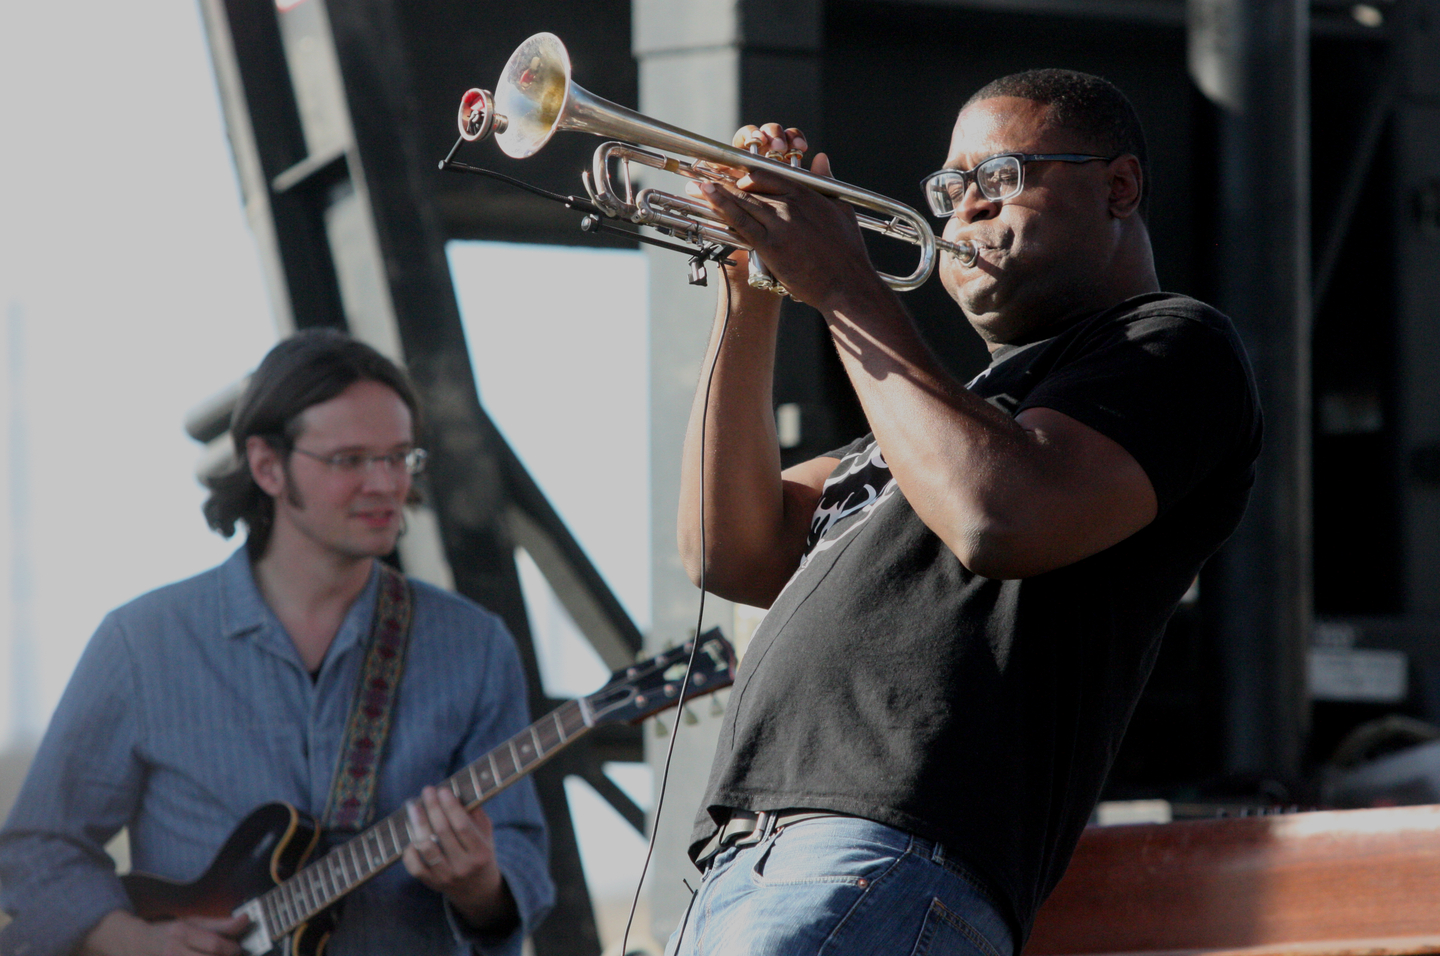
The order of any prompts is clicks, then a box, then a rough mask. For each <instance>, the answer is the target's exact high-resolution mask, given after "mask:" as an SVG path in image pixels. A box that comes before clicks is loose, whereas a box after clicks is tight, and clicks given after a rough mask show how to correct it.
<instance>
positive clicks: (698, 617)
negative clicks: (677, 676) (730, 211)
mask: <svg viewBox="0 0 1440 956" xmlns="http://www.w3.org/2000/svg"><path fill="white" fill-rule="evenodd" d="M728 254H729V253H726V255H728ZM725 261H726V260H725V258H724V257H722V258H720V259H719V260H718V264H719V266H720V273H721V277H722V278H723V279H724V280H725V281H724V282H723V283H721V285H722V286H723V288H724V290H725V293H724V294H725V315H724V317H723V318H722V319H721V321H720V334H719V335H718V336H717V337H716V339H715V357H714V358H713V359H712V360H711V361H710V369H709V371H707V372H706V374H705V400H704V402H703V403H702V404H701V407H700V607H699V609H698V610H697V611H696V614H695V639H694V640H693V641H692V642H691V646H690V659H689V661H687V662H686V664H685V677H684V679H683V680H682V681H681V683H680V703H679V707H678V708H677V709H676V711H675V722H674V724H673V726H672V729H671V731H670V746H669V747H667V748H666V750H665V766H664V769H663V770H662V771H661V773H660V787H659V789H658V790H657V791H656V794H655V812H654V813H653V814H652V815H651V818H650V840H649V842H648V843H647V844H646V846H645V862H644V863H643V864H642V865H641V867H640V879H639V880H638V881H636V884H635V897H634V899H632V900H631V901H630V915H629V916H628V917H627V918H626V920H625V933H624V934H623V935H622V936H621V937H620V954H621V956H625V954H626V953H628V952H629V950H630V929H631V927H632V926H633V925H634V923H635V911H636V909H638V908H639V906H640V891H641V889H643V888H644V886H645V877H646V876H648V875H649V873H650V858H651V857H652V856H654V854H655V838H656V837H657V836H658V835H659V833H660V812H661V809H662V808H663V807H664V806H665V791H666V786H667V784H668V783H669V782H670V761H671V759H672V758H673V757H674V756H675V741H677V740H679V739H680V725H681V724H682V723H683V721H682V720H681V719H680V718H681V716H682V715H683V713H684V711H685V692H686V691H687V690H689V688H690V672H691V671H692V670H693V669H694V667H695V654H696V652H697V651H699V650H700V632H701V628H702V627H703V626H704V621H705V563H706V561H705V558H706V555H705V432H706V428H707V426H708V424H709V421H710V388H711V386H712V385H713V384H714V383H715V367H716V366H717V365H719V364H720V353H721V350H722V349H723V348H724V347H725V333H726V332H727V331H728V330H729V328H730V275H729V271H728V270H727V269H726V266H725ZM689 916H690V908H689V907H688V906H687V907H686V908H685V917H686V919H689ZM684 931H685V924H684V922H682V923H681V924H680V932H681V933H682V934H683V933H684Z"/></svg>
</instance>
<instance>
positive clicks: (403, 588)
mask: <svg viewBox="0 0 1440 956" xmlns="http://www.w3.org/2000/svg"><path fill="white" fill-rule="evenodd" d="M379 592H380V593H379V595H378V596H377V597H376V599H375V621H374V624H373V625H372V626H371V629H370V644H369V647H368V648H367V649H366V651H365V662H364V664H362V665H361V668H360V681H359V683H358V684H357V685H356V687H355V700H354V702H353V703H352V704H351V706H350V721H349V723H348V724H347V725H346V727H345V740H344V743H343V744H342V745H341V747H340V759H339V762H338V763H337V765H336V767H335V776H334V779H333V780H332V782H331V784H330V801H329V804H328V806H327V807H326V808H325V819H324V826H325V828H326V829H327V830H332V831H335V830H349V831H354V830H359V829H360V828H361V827H363V826H365V825H366V824H367V823H369V822H370V817H371V816H372V815H373V814H374V812H375V781H376V778H377V776H378V775H379V770H380V758H381V756H383V755H384V753H385V738H386V737H388V736H389V735H390V721H391V717H392V715H393V714H394V712H395V697H396V694H397V692H398V691H399V689H400V675H401V674H403V673H404V671H405V648H406V646H407V645H408V643H409V639H410V619H411V616H412V611H413V607H412V605H413V603H414V600H413V599H414V595H413V593H412V590H411V587H410V582H409V581H407V580H405V575H403V574H401V573H400V572H399V571H396V570H395V569H394V568H392V567H390V565H388V564H385V563H384V562H380V588H379Z"/></svg>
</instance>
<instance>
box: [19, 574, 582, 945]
mask: <svg viewBox="0 0 1440 956" xmlns="http://www.w3.org/2000/svg"><path fill="white" fill-rule="evenodd" d="M378 580H379V569H378V568H376V569H375V570H374V571H372V573H371V576H370V582H369V584H367V586H366V588H365V590H364V591H363V592H362V593H361V595H360V596H359V598H357V599H356V601H355V604H354V605H353V606H352V607H351V608H350V611H349V613H348V614H347V615H346V617H345V621H344V623H343V624H342V625H341V628H340V631H339V633H338V634H337V635H336V637H335V640H334V642H333V643H332V644H331V646H330V649H329V652H328V653H327V654H326V657H325V660H324V662H323V664H322V665H321V668H320V672H319V674H318V676H317V677H316V678H314V679H312V678H311V676H310V674H309V673H307V672H306V669H305V667H304V665H303V664H302V663H301V660H300V656H299V654H298V652H297V651H296V649H295V646H294V644H293V643H292V642H291V640H290V637H289V635H287V634H286V632H285V630H284V628H283V627H282V626H281V624H280V622H279V620H278V619H277V618H276V617H275V615H274V613H273V612H272V611H271V610H270V609H269V607H267V606H266V604H265V602H264V601H263V600H262V599H261V596H260V593H259V591H258V590H257V589H256V586H255V582H254V579H253V577H252V576H251V570H250V562H249V560H248V558H247V556H246V554H245V551H244V549H243V548H242V549H240V550H239V551H237V552H236V553H235V554H234V555H233V556H232V557H231V558H230V559H229V560H228V561H226V562H225V563H224V564H222V565H220V566H219V567H218V568H214V569H212V570H210V571H207V572H205V573H204V574H201V575H198V576H196V577H194V578H190V579H189V580H186V581H181V582H179V583H178V584H173V585H170V586H168V587H164V588H161V589H159V590H157V591H153V592H151V593H149V594H147V595H144V596H143V597H140V598H138V599H136V600H135V601H132V602H131V603H129V604H127V605H125V606H124V607H121V608H119V609H118V610H116V611H114V612H112V613H111V614H110V615H108V616H107V617H106V618H105V620H104V622H103V623H102V624H101V625H100V629H99V630H98V631H97V632H96V633H95V636H94V637H93V638H91V640H90V643H89V645H88V646H87V647H86V649H85V653H84V654H83V655H82V657H81V660H80V663H79V665H78V666H77V667H76V669H75V673H74V674H73V675H72V676H71V678H70V683H69V685H68V687H67V688H66V690H65V694H64V696H63V697H62V698H61V701H60V705H59V707H58V708H57V709H56V711H55V715H54V717H53V719H52V720H51V723H50V727H49V730H48V731H47V732H46V735H45V738H44V740H43V741H42V743H41V745H40V750H39V752H38V754H37V755H36V758H35V762H34V764H33V765H32V767H31V769H30V773H29V775H28V776H27V778H26V780H25V784H24V787H23V788H22V789H21V792H20V796H19V798H18V800H17V802H16V804H15V807H14V809H13V811H12V812H11V814H10V818H9V820H8V821H7V822H6V824H5V827H4V829H3V831H0V905H3V906H4V908H5V909H6V910H7V911H9V912H10V913H11V914H12V915H13V917H14V921H13V922H12V923H11V924H10V925H9V926H8V927H6V928H5V930H4V931H3V933H0V952H4V953H7V954H8V953H12V952H13V953H16V954H25V956H43V954H50V953H54V954H60V953H64V952H67V951H68V950H69V949H70V948H71V947H73V946H74V945H75V944H76V943H77V942H78V941H79V940H80V939H81V938H82V937H83V936H84V935H85V934H86V933H88V932H89V931H90V929H92V928H93V927H94V925H95V924H96V922H98V921H99V920H100V918H101V917H102V916H104V915H105V914H106V913H108V912H110V911H111V910H113V909H116V908H122V907H127V906H128V904H127V901H126V898H125V895H124V892H123V890H122V889H121V886H120V883H119V881H118V879H117V878H116V876H115V875H114V872H113V867H112V866H111V863H110V860H109V858H108V857H107V856H106V855H105V853H104V850H103V845H104V843H105V842H106V841H107V840H109V839H110V837H111V836H113V835H114V834H115V833H116V832H117V831H118V830H119V829H120V828H121V827H129V838H130V853H131V861H132V866H133V869H134V870H136V871H141V872H146V873H151V874H154V875H157V876H162V877H166V878H168V879H172V880H177V881H180V882H187V883H188V882H190V881H192V880H194V879H195V878H197V877H198V876H199V875H200V874H201V873H203V872H204V870H205V869H206V868H207V867H208V866H209V864H210V862H211V860H212V859H213V857H214V855H215V853H216V851H217V850H219V848H220V846H221V844H222V843H223V842H224V841H225V838H226V837H227V836H228V835H229V833H230V831H231V830H232V829H233V828H234V827H235V825H236V824H237V823H239V822H240V820H241V819H242V818H244V816H245V815H246V814H248V813H249V812H250V811H251V810H253V809H254V808H255V807H256V806H258V805H260V804H263V803H269V802H272V801H277V800H282V801H285V802H287V803H290V804H293V805H294V806H296V807H298V808H299V809H300V810H302V811H304V812H306V813H308V814H310V815H312V816H315V817H319V816H321V815H322V814H323V813H324V810H325V806H326V802H327V799H328V797H329V794H330V784H331V778H332V776H333V774H334V772H335V768H336V763H337V759H338V755H339V750H340V746H341V741H342V739H343V736H344V730H345V723H346V720H347V718H348V716H349V712H350V706H351V701H352V699H353V696H354V692H355V685H356V682H357V680H358V677H359V673H360V666H361V663H362V660H363V657H364V649H365V643H366V641H367V640H368V638H369V635H370V627H371V619H372V617H373V616H374V610H375V597H376V589H377V587H378V583H377V582H378ZM414 591H415V606H414V618H413V624H412V627H411V633H410V643H409V651H408V653H407V659H406V664H405V673H404V677H403V678H402V680H401V683H400V689H399V692H398V695H397V698H396V703H395V710H394V717H393V720H392V726H391V730H390V739H389V742H388V744H387V746H386V752H385V757H384V760H383V763H382V765H381V768H380V773H379V779H378V781H377V786H376V795H375V815H374V819H377V820H378V819H380V818H382V817H383V816H385V815H387V814H389V813H391V812H392V811H394V810H396V809H398V808H399V807H400V806H401V805H402V804H403V803H404V801H405V800H406V799H408V798H410V797H413V796H416V795H417V794H418V793H419V791H420V790H421V788H423V787H424V786H426V785H427V784H437V783H439V782H441V781H442V780H444V779H445V778H447V777H449V776H450V775H451V774H454V773H456V772H458V771H459V770H460V769H461V768H462V767H464V766H465V765H466V764H469V763H471V762H473V761H475V760H477V759H479V758H480V757H481V756H483V755H484V754H485V753H486V752H487V751H489V750H490V749H491V748H493V747H494V746H496V745H497V744H499V743H500V742H502V741H504V740H506V739H507V738H509V737H510V736H512V735H513V734H515V733H517V732H519V731H520V730H521V729H523V728H524V727H525V726H526V724H527V723H528V722H529V716H528V714H527V710H526V703H525V682H524V677H523V674H522V671H521V669H520V664H519V659H518V657H517V655H516V652H515V646H514V642H513V641H512V639H511V637H510V635H509V633H508V632H507V631H506V629H505V626H504V624H503V623H502V622H501V621H500V619H499V618H498V617H496V616H495V615H494V614H491V613H490V612H488V611H486V610H484V609H483V608H480V607H479V606H477V605H475V604H473V603H471V602H470V601H467V600H465V599H464V598H461V597H458V596H456V595H454V594H450V593H448V592H445V591H442V590H439V589H436V588H433V587H430V586H428V585H426V584H423V583H420V582H415V588H414ZM485 810H486V812H487V813H488V814H489V815H490V818H491V820H492V821H493V822H494V824H495V852H496V855H497V857H498V859H499V862H500V867H501V870H502V871H503V872H504V874H505V879H506V881H507V883H508V884H509V887H510V890H511V892H512V893H513V894H514V896H515V901H516V903H517V904H518V906H519V909H520V914H521V919H522V922H523V926H522V927H521V930H520V931H519V932H517V933H515V934H513V935H512V936H511V937H510V938H509V939H506V940H504V941H497V942H496V943H495V944H494V945H485V944H484V943H486V942H489V941H480V940H477V939H473V938H467V937H466V936H465V935H464V933H463V932H462V931H461V926H460V924H459V923H457V922H456V920H455V918H454V916H453V914H451V913H450V912H449V908H448V906H446V905H445V904H444V902H443V899H442V897H441V896H440V895H439V894H437V893H434V892H433V891H431V890H429V889H427V888H426V887H425V886H423V885H422V884H421V883H420V882H419V881H417V880H415V879H414V878H412V877H411V876H410V875H409V874H408V873H407V872H405V869H404V867H403V866H402V865H400V864H398V863H397V864H396V865H394V866H391V867H390V868H388V869H387V870H385V871H384V872H383V873H381V874H380V875H378V876H377V877H375V878H374V879H372V880H370V881H369V882H368V883H365V884H363V885H362V886H361V887H359V888H358V889H357V890H355V891H354V892H353V893H352V894H351V895H350V896H349V897H348V898H347V900H346V902H345V908H344V911H343V915H342V917H341V920H340V924H339V926H338V927H337V929H336V931H335V935H334V936H333V937H331V940H330V944H329V947H328V948H327V950H326V952H327V954H329V956H352V954H369V953H374V954H394V953H406V954H417V956H418V954H427V953H435V954H439V953H459V952H470V951H477V952H483V953H487V954H488V953H496V954H499V953H505V954H518V953H519V951H520V944H521V937H522V936H523V935H524V934H526V933H528V932H530V931H531V930H532V929H533V928H534V926H535V924H536V923H537V922H538V921H539V920H540V919H541V918H543V916H544V914H545V913H546V912H547V911H548V909H549V908H550V905H551V903H552V901H553V899H554V887H553V886H552V884H551V882H550V877H549V872H548V866H547V859H546V844H545V830H544V822H543V817H542V815H541V811H540V806H539V803H538V801H537V799H536V796H535V789H534V786H533V784H532V782H531V781H530V780H529V779H528V778H527V779H524V780H522V781H520V782H519V783H517V784H516V785H514V786H511V787H510V788H509V789H507V790H505V791H503V792H501V793H500V794H498V795H497V796H496V797H494V798H493V799H492V800H490V801H489V802H488V803H486V805H485Z"/></svg>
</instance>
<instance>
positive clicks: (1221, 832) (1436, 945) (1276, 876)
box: [1025, 806, 1440, 956]
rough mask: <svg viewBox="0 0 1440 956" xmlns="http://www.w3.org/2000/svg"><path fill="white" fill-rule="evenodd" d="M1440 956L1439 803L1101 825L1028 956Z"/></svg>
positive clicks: (1083, 843)
mask: <svg viewBox="0 0 1440 956" xmlns="http://www.w3.org/2000/svg"><path fill="white" fill-rule="evenodd" d="M1213 951H1225V952H1227V953H1228V952H1231V951H1241V953H1237V954H1236V956H1241V954H1242V953H1243V956H1288V954H1295V956H1326V954H1334V956H1342V954H1344V956H1350V954H1354V956H1365V954H1373V956H1389V954H1397V953H1432V952H1440V806H1425V807H1398V808H1387V809H1381V810H1337V811H1320V812H1313V813H1295V814H1287V815H1281V816H1268V817H1245V818H1239V819H1223V820H1203V821H1187V822H1180V823H1164V824H1141V825H1136V826H1117V827H1092V828H1091V829H1089V830H1087V831H1086V832H1085V835H1084V837H1082V838H1081V840H1080V845H1079V847H1078V848H1077V850H1076V852H1075V857H1074V859H1073V860H1072V861H1071V863H1070V869H1069V870H1068V871H1067V872H1066V874H1065V878H1064V879H1063V880H1061V881H1060V885H1059V886H1058V887H1056V889H1055V893H1054V894H1053V895H1052V896H1051V897H1050V899H1049V900H1048V901H1047V902H1046V904H1045V905H1044V907H1042V908H1041V910H1040V914H1039V917H1038V919H1037V920H1036V924H1035V931H1034V934H1033V935H1032V936H1031V938H1030V941H1029V943H1028V944H1027V945H1026V947H1025V956H1052V954H1081V953H1193V952H1213Z"/></svg>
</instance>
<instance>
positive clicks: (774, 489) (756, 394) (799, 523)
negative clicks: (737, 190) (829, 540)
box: [678, 252, 835, 607]
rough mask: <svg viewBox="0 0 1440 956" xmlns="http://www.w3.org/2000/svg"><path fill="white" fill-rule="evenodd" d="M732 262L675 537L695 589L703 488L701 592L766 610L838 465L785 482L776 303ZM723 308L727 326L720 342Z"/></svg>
mask: <svg viewBox="0 0 1440 956" xmlns="http://www.w3.org/2000/svg"><path fill="white" fill-rule="evenodd" d="M735 258H736V259H738V260H739V264H738V265H735V266H731V267H729V268H728V269H727V270H726V279H727V282H726V289H725V291H723V292H722V293H721V295H720V297H719V302H718V303H717V306H716V317H715V328H714V330H713V332H712V333H711V338H710V346H709V349H708V351H707V353H706V356H705V362H704V364H703V365H702V366H701V367H702V369H703V371H702V377H701V380H700V383H699V385H698V386H697V387H696V391H695V401H694V403H693V404H692V406H691V409H690V423H689V426H688V427H687V428H686V432H685V447H684V457H683V459H682V462H681V471H680V514H679V532H678V538H679V546H680V555H681V558H682V559H683V560H684V562H685V569H686V571H687V572H688V573H689V575H690V580H691V581H693V582H695V584H696V585H699V584H700V583H701V570H702V555H701V551H702V547H701V544H702V531H701V522H700V513H701V508H700V491H701V486H702V483H703V486H704V492H705V507H704V514H705V522H704V530H703V543H704V548H703V551H704V556H703V557H704V584H705V588H706V589H707V590H708V591H710V592H711V593H714V594H717V595H719V596H721V597H724V598H728V599H730V600H735V601H740V602H742V603H745V604H752V605H755V606H756V607H769V606H770V603H771V602H772V601H773V600H774V599H775V595H777V594H779V593H780V589H781V588H782V587H784V586H785V582H786V581H787V580H789V578H790V575H791V574H792V573H793V572H794V570H795V568H796V566H797V565H798V564H799V562H800V555H801V553H802V551H803V550H804V546H805V536H806V533H807V532H808V530H809V526H810V518H811V516H812V515H813V514H814V512H815V505H816V503H817V502H818V501H819V499H820V491H821V489H822V487H823V485H824V482H825V478H826V477H827V476H828V475H829V474H830V471H831V470H832V469H833V468H834V466H835V461H834V459H830V458H817V459H813V460H811V461H808V462H803V463H801V464H799V465H795V466H794V467H792V468H788V469H786V470H785V471H784V472H783V473H782V471H781V469H780V446H779V441H778V439H777V437H776V434H775V412H774V408H773V396H772V380H773V377H774V370H775V335H776V331H777V329H778V327H779V322H780V300H779V298H778V297H776V296H774V295H771V294H769V293H765V292H756V291H755V290H753V289H751V288H749V286H748V285H747V284H746V281H745V269H746V267H745V258H744V253H743V252H742V253H737V254H736V256H735ZM727 304H728V305H729V309H730V316H729V325H728V328H727V329H726V332H725V336H724V340H723V342H722V341H721V335H720V333H721V326H722V323H723V322H724V320H725V312H726V308H727ZM712 362H713V363H714V369H715V370H714V375H713V377H712V378H708V385H709V403H708V405H707V404H706V391H707V389H706V386H707V377H708V373H709V370H710V368H711V363H712ZM702 425H703V427H702ZM702 431H703V433H704V448H703V455H702V447H701V435H702ZM702 458H703V461H704V469H703V472H702V469H701V461H702Z"/></svg>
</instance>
